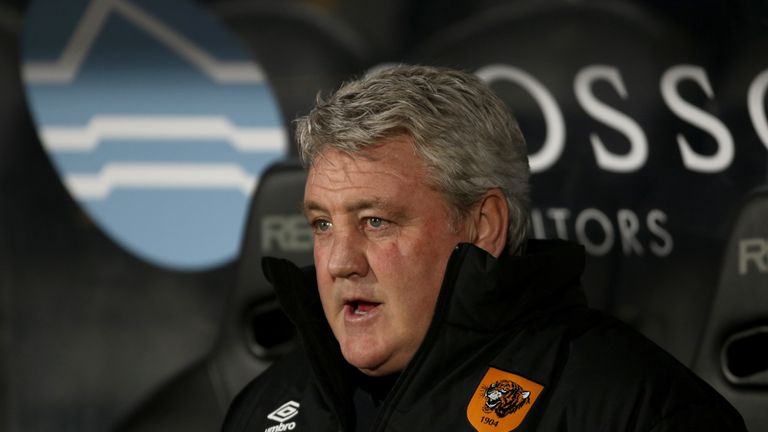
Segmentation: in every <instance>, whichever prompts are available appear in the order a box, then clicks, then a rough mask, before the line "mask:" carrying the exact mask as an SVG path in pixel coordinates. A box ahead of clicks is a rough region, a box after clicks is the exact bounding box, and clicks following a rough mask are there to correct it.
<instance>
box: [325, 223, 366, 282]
mask: <svg viewBox="0 0 768 432" xmlns="http://www.w3.org/2000/svg"><path fill="white" fill-rule="evenodd" d="M328 272H329V273H330V275H331V276H333V277H334V278H352V277H365V275H367V274H368V259H367V257H366V255H365V239H364V238H363V236H362V235H361V234H360V233H358V232H355V231H354V230H352V231H351V232H346V233H337V234H336V235H335V236H334V238H333V243H332V245H331V250H330V257H329V258H328Z"/></svg>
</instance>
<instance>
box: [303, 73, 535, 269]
mask: <svg viewBox="0 0 768 432" xmlns="http://www.w3.org/2000/svg"><path fill="white" fill-rule="evenodd" d="M402 135H406V136H408V137H410V140H411V141H412V143H413V146H414V150H415V151H416V154H417V155H419V156H420V157H421V158H422V159H423V160H424V162H425V163H426V165H427V167H428V171H429V180H428V181H430V185H431V186H432V187H434V188H435V189H436V190H438V191H440V192H441V193H443V195H444V196H445V198H446V201H447V202H448V204H449V205H450V206H451V207H452V209H453V211H454V214H455V217H456V220H462V219H463V218H464V217H466V215H467V214H468V213H469V211H470V210H471V209H472V208H473V207H474V206H475V205H476V204H478V203H479V202H480V200H481V199H482V198H483V196H484V195H485V193H486V192H487V191H488V190H490V189H492V188H500V189H501V190H502V191H503V192H504V195H505V196H506V199H507V206H508V207H509V213H510V214H509V235H508V238H507V245H508V247H509V252H510V253H513V254H514V253H518V252H520V250H521V249H522V248H523V245H524V244H525V239H526V236H527V231H528V219H529V206H530V199H529V177H530V168H529V166H528V157H527V151H526V146H525V140H524V139H523V135H522V133H521V132H520V128H519V126H518V124H517V122H516V121H515V119H514V118H513V116H512V115H511V113H510V112H509V109H508V108H507V106H506V104H505V103H504V102H503V101H502V100H501V99H500V98H499V97H498V96H496V94H494V93H493V91H492V90H491V89H490V88H489V87H488V86H487V85H486V84H484V83H483V82H482V81H480V79H478V78H477V77H475V76H474V75H471V74H468V73H465V72H461V71H456V70H451V69H445V68H437V67H429V66H405V65H401V66H393V67H389V68H386V69H383V70H380V71H378V72H376V73H373V74H371V75H368V76H365V77H363V78H361V79H358V80H355V81H351V82H348V83H345V84H344V85H342V86H341V88H339V90H337V91H336V92H335V93H333V94H331V95H330V96H329V97H327V98H325V99H324V98H323V97H322V96H321V95H318V97H317V100H316V103H315V108H314V109H313V110H312V111H311V112H310V113H309V114H308V115H307V116H306V117H301V118H299V119H297V120H296V139H297V141H298V145H299V156H300V157H301V160H302V163H303V165H304V167H305V168H307V169H309V168H310V167H311V166H312V164H313V162H314V161H315V158H317V157H318V156H319V155H320V154H321V153H322V152H323V151H324V150H326V149H327V148H334V149H337V150H341V151H343V152H346V153H350V154H353V153H356V152H359V151H361V150H364V149H366V148H370V147H375V146H377V145H380V144H382V143H383V142H384V141H386V140H387V139H389V138H394V137H398V136H402Z"/></svg>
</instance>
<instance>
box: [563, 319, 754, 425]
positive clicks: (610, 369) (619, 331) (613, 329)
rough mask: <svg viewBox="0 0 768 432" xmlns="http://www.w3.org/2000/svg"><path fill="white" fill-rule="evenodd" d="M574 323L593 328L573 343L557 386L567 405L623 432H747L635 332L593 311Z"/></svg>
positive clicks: (700, 384)
mask: <svg viewBox="0 0 768 432" xmlns="http://www.w3.org/2000/svg"><path fill="white" fill-rule="evenodd" d="M575 319H576V323H575V324H573V325H575V326H576V327H578V326H579V325H581V320H584V319H586V320H589V321H591V322H592V324H591V325H590V326H588V328H587V329H586V330H584V331H580V332H578V333H577V334H576V335H575V336H574V337H573V338H572V339H571V342H570V347H569V348H570V349H569V352H568V354H567V355H568V359H567V361H566V362H565V366H564V368H563V370H562V373H561V375H560V378H559V383H558V392H559V393H560V395H558V396H560V397H563V398H564V399H563V401H562V403H563V404H564V405H570V406H571V407H573V406H576V407H577V408H578V409H576V411H580V412H582V413H585V414H587V415H588V417H590V418H594V419H596V420H598V421H601V422H603V423H604V424H605V423H607V420H609V419H610V422H611V423H612V424H614V425H615V426H616V427H617V428H619V427H620V428H621V429H620V430H635V431H654V432H655V431H662V430H664V431H666V430H674V429H669V428H668V427H669V426H670V425H676V426H681V427H682V426H684V427H685V428H695V429H696V430H700V431H709V430H732V431H746V429H745V427H744V424H743V421H742V420H741V417H740V415H739V414H738V412H737V411H736V410H735V409H734V408H733V407H732V406H731V405H730V404H729V403H728V402H727V401H726V400H725V399H724V398H723V397H722V396H721V395H720V394H718V393H717V392H716V391H715V390H714V389H713V388H712V387H711V386H710V385H709V384H707V383H706V382H704V381H703V380H702V379H701V378H699V377H698V376H697V375H696V374H694V373H693V372H692V371H691V370H690V369H688V368H687V367H686V366H685V365H683V364H682V363H680V362H679V361H678V360H677V359H675V358H674V357H673V356H672V355H670V354H669V353H667V352H666V351H664V350H663V349H662V348H660V347H659V346H658V345H656V344H655V343H653V342H652V341H651V340H649V339H647V338H646V337H645V336H643V335H642V334H640V333H639V332H637V331H636V330H634V329H632V328H630V327H629V326H628V325H626V324H624V323H622V322H620V321H619V320H617V319H615V318H612V317H609V316H607V315H604V314H602V313H600V312H597V311H592V310H590V311H588V312H586V313H583V314H582V315H581V316H580V317H579V318H575ZM695 413H701V414H698V415H697V414H695ZM617 430H619V429H617Z"/></svg>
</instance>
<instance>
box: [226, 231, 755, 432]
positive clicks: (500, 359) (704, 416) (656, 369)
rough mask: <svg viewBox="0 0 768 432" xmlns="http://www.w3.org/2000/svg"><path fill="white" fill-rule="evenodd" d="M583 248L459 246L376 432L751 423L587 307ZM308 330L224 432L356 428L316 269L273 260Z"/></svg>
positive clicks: (234, 411) (647, 430)
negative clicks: (518, 252) (506, 251)
mask: <svg viewBox="0 0 768 432" xmlns="http://www.w3.org/2000/svg"><path fill="white" fill-rule="evenodd" d="M583 266H584V253H583V249H582V248H581V247H580V246H577V245H574V244H571V243H567V242H563V241H535V240H534V241H530V242H529V244H528V247H527V253H526V255H525V256H521V257H511V256H504V257H503V258H501V259H499V260H497V259H495V258H493V257H492V256H490V255H489V254H487V253H485V252H484V251H483V250H481V249H479V248H476V247H474V246H471V245H466V244H464V245H460V246H458V247H457V248H456V250H455V251H454V252H453V254H452V256H451V258H450V260H449V263H448V266H447V268H446V271H445V277H444V281H443V286H442V288H441V292H440V295H439V297H438V301H437V306H436V310H435V314H434V318H433V320H432V323H431V326H430V328H429V330H428V332H427V335H426V337H425V339H424V342H423V343H422V345H421V347H420V348H419V350H418V351H417V353H416V354H415V356H414V358H413V359H412V360H411V362H410V363H409V364H408V367H407V368H406V369H405V370H404V371H402V373H401V375H400V377H399V378H398V380H397V382H396V383H395V384H394V387H393V388H392V390H391V391H390V392H389V395H388V396H387V398H386V399H385V400H384V402H383V404H382V406H381V408H380V409H379V411H378V413H377V414H376V418H375V419H374V420H373V424H374V426H373V429H372V430H375V431H403V432H405V431H408V432H412V431H474V430H479V431H498V432H502V431H509V430H514V431H519V432H524V431H568V432H601V431H604V432H620V431H636V432H666V431H696V432H705V431H717V432H724V431H729V432H741V431H746V428H745V426H744V423H743V420H742V419H741V417H740V415H739V414H738V413H737V412H736V411H735V410H734V408H733V407H732V406H731V405H730V404H728V403H727V402H726V401H725V400H724V399H723V398H722V397H721V396H720V395H719V394H717V393H716V392H715V391H714V390H713V389H712V388H711V387H710V386H709V385H707V384H706V383H705V382H703V381H702V380H700V379H699V378H698V377H696V376H695V375H694V374H693V373H692V372H690V371H689V370H688V369H687V368H685V367H684V366H683V365H682V364H680V363H679V362H677V361H676V360H675V359H674V358H673V357H671V356H670V355H669V354H667V353H666V352H664V351H663V350H662V349H660V348H659V347H657V346H656V345H654V344H653V343H652V342H650V341H649V340H647V339H646V338H644V337H643V336H641V335H640V334H638V333H637V332H635V331H634V330H632V329H630V328H628V327H627V326H625V325H624V324H622V323H620V322H618V321H617V320H615V319H612V318H610V317H608V316H606V315H604V314H602V313H600V312H598V311H595V310H592V309H589V308H588V307H587V306H586V305H585V301H584V295H583V293H582V290H581V288H580V282H579V279H580V276H581V272H582V270H583ZM264 269H265V273H266V274H267V277H268V278H269V280H270V281H272V283H273V284H274V286H275V289H276V291H277V294H278V297H279V299H280V301H281V304H282V305H283V308H284V310H285V311H286V313H287V314H288V316H289V317H290V318H291V319H292V321H293V322H294V324H295V325H296V327H297V330H298V332H299V335H300V337H301V349H299V350H297V351H296V352H295V353H293V354H291V355H288V356H287V357H286V358H284V359H282V360H281V361H278V362H277V363H275V364H274V365H273V366H272V367H271V368H270V369H268V370H267V371H266V372H264V373H263V374H262V375H260V376H258V377H257V378H256V379H255V380H254V381H253V382H251V383H250V384H249V385H248V386H247V387H246V388H245V389H244V390H243V391H242V392H241V394H240V395H239V396H238V397H237V398H236V400H235V401H234V403H233V404H232V406H231V407H230V410H229V413H228V415H227V418H226V420H225V424H224V429H223V430H224V431H226V432H234V431H237V432H245V431H249V432H262V431H265V432H279V431H287V430H293V431H334V432H335V431H351V430H353V429H354V425H355V417H354V416H355V410H354V405H353V403H352V401H351V392H352V386H353V383H352V379H351V378H350V377H351V376H352V370H351V367H350V366H349V365H348V364H347V363H346V362H345V361H344V359H343V357H342V356H341V353H340V350H339V348H338V344H337V343H336V341H335V339H334V337H333V335H332V333H331V330H330V327H329V326H328V324H327V322H326V320H325V318H324V315H323V312H322V308H321V305H320V300H319V297H318V294H317V288H316V284H315V276H314V272H313V270H312V269H311V268H307V269H303V270H300V269H298V268H297V267H295V266H294V265H293V264H291V263H290V262H288V261H284V260H276V259H269V258H267V259H265V261H264Z"/></svg>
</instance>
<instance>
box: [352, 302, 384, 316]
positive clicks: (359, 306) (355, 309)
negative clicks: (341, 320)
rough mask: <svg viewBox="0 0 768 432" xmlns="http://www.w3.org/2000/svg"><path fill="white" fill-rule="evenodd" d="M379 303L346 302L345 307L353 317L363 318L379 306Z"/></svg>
mask: <svg viewBox="0 0 768 432" xmlns="http://www.w3.org/2000/svg"><path fill="white" fill-rule="evenodd" d="M380 304H381V303H376V302H369V301H365V300H351V301H348V302H346V305H347V306H348V307H349V310H350V312H351V313H352V314H353V315H358V316H363V315H367V314H368V313H370V312H371V311H373V310H374V309H376V307H377V306H379V305H380Z"/></svg>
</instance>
